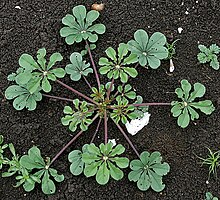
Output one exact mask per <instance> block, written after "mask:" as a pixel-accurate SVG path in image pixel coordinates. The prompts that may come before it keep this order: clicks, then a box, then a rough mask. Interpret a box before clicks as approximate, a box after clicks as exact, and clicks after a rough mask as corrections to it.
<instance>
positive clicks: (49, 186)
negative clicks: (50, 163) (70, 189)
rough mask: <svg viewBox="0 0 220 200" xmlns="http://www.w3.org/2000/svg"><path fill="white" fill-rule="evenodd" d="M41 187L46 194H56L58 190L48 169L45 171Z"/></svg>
mask: <svg viewBox="0 0 220 200" xmlns="http://www.w3.org/2000/svg"><path fill="white" fill-rule="evenodd" d="M41 188H42V191H43V193H44V194H54V193H55V191H56V186H55V184H54V182H53V181H52V180H51V179H50V178H49V174H48V171H45V173H44V176H43V179H42V185H41Z"/></svg>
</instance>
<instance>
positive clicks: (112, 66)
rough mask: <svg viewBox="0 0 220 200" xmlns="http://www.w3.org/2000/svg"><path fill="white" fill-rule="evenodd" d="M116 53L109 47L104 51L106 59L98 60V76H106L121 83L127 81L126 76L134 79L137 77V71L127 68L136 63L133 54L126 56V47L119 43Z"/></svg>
mask: <svg viewBox="0 0 220 200" xmlns="http://www.w3.org/2000/svg"><path fill="white" fill-rule="evenodd" d="M117 51H118V52H117V53H116V51H115V50H114V49H113V48H112V47H109V48H107V49H106V51H105V53H106V55H107V58H106V57H102V58H100V59H99V65H101V66H102V67H101V68H100V69H99V72H100V74H107V77H108V78H109V79H111V78H114V79H120V81H121V82H122V83H126V82H127V81H128V76H130V77H132V78H135V77H136V76H137V75H138V72H137V70H136V69H135V68H134V67H128V65H130V64H134V63H136V62H137V56H136V55H134V54H128V53H129V51H128V45H127V44H124V43H120V44H119V47H118V49H117Z"/></svg>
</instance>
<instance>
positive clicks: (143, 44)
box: [128, 29, 168, 69]
mask: <svg viewBox="0 0 220 200" xmlns="http://www.w3.org/2000/svg"><path fill="white" fill-rule="evenodd" d="M165 44H166V37H165V35H164V34H162V33H160V32H155V33H153V35H152V36H151V37H150V38H149V36H148V34H147V32H146V31H145V30H143V29H139V30H137V31H136V32H135V33H134V40H130V41H129V42H128V49H129V50H130V51H131V53H132V54H134V55H136V56H137V58H138V62H139V64H140V65H141V66H146V65H148V66H149V67H150V68H152V69H157V68H158V67H159V66H160V64H161V61H160V60H162V59H165V58H167V57H168V50H167V48H166V47H165V46H164V45H165Z"/></svg>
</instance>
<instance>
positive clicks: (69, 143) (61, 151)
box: [50, 114, 99, 165]
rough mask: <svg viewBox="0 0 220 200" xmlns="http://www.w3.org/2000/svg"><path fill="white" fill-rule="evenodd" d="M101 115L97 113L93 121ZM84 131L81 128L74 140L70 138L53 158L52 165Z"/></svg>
mask: <svg viewBox="0 0 220 200" xmlns="http://www.w3.org/2000/svg"><path fill="white" fill-rule="evenodd" d="M98 116H99V115H98V114H97V115H96V116H95V117H94V118H93V119H92V122H94V121H95V119H96V118H97V117H98ZM82 133H83V130H81V131H80V132H79V133H77V134H76V135H75V137H73V138H72V140H70V141H69V142H68V143H67V144H66V145H65V146H64V147H63V148H62V149H61V150H60V151H59V152H58V154H57V155H56V156H55V157H54V158H53V159H52V161H51V162H50V165H52V163H53V162H54V161H55V160H56V159H57V158H58V157H59V156H60V155H61V154H62V153H63V152H64V151H65V150H66V149H67V148H68V147H69V146H70V145H71V144H72V143H73V142H74V141H75V140H76V139H77V138H78V137H79V136H80V135H81V134H82Z"/></svg>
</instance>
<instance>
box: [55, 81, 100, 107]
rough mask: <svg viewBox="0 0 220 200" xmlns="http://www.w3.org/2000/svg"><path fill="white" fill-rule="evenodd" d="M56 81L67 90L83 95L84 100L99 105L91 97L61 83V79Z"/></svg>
mask: <svg viewBox="0 0 220 200" xmlns="http://www.w3.org/2000/svg"><path fill="white" fill-rule="evenodd" d="M56 82H57V83H59V84H60V85H62V86H64V87H65V88H67V89H68V90H70V91H72V92H74V93H75V94H77V95H79V96H81V97H83V98H84V99H86V100H88V101H90V102H92V103H94V104H96V105H99V104H98V103H97V102H96V101H94V100H93V99H91V98H89V97H87V96H86V95H84V94H82V93H81V92H79V91H77V90H75V89H73V88H72V87H70V86H68V85H66V84H65V83H63V82H62V81H59V80H58V79H57V80H56Z"/></svg>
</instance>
